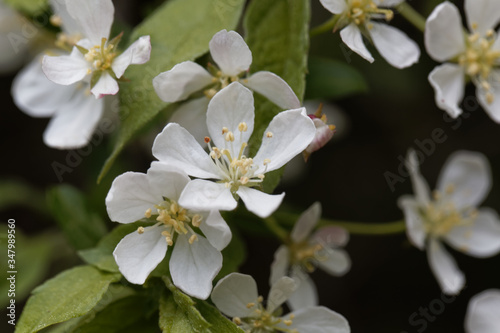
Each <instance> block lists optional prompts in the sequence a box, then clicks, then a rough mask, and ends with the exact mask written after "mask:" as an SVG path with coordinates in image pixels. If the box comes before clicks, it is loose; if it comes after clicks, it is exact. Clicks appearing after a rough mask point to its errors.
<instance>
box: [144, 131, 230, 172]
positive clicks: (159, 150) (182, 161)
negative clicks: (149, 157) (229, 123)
mask: <svg viewBox="0 0 500 333" xmlns="http://www.w3.org/2000/svg"><path fill="white" fill-rule="evenodd" d="M153 155H154V157H156V158H157V159H159V160H160V162H163V163H167V164H170V165H174V166H176V167H178V168H180V169H182V170H184V171H185V172H186V173H187V174H188V175H190V176H193V177H199V178H215V179H220V178H221V177H222V176H223V175H221V174H220V171H219V169H218V168H217V167H216V166H215V164H214V163H213V161H212V159H211V158H210V156H209V155H208V154H207V153H206V152H205V150H203V148H202V147H201V146H200V145H199V144H198V143H197V142H196V139H195V138H194V137H193V136H192V135H191V134H189V132H188V131H186V129H184V128H182V127H181V126H179V124H175V123H170V124H168V125H167V126H165V128H164V129H163V131H162V132H161V133H160V134H158V136H157V137H156V139H155V141H154V143H153Z"/></svg>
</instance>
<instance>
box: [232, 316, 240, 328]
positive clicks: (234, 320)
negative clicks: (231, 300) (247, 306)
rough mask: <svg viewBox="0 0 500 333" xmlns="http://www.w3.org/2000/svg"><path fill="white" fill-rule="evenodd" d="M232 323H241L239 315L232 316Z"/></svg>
mask: <svg viewBox="0 0 500 333" xmlns="http://www.w3.org/2000/svg"><path fill="white" fill-rule="evenodd" d="M233 323H235V324H236V325H238V326H239V325H241V319H240V317H234V318H233Z"/></svg>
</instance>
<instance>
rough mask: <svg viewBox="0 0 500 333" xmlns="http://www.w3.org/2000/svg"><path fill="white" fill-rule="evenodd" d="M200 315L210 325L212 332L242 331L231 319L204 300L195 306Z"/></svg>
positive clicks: (239, 332) (231, 332) (233, 332)
mask: <svg viewBox="0 0 500 333" xmlns="http://www.w3.org/2000/svg"><path fill="white" fill-rule="evenodd" d="M196 307H197V308H198V310H199V311H200V313H201V315H202V316H203V317H204V318H205V319H206V320H207V321H208V322H209V323H210V324H211V325H212V327H210V330H211V331H212V332H213V333H242V332H244V331H243V330H242V329H241V328H239V327H238V326H237V325H236V324H235V323H233V322H232V321H231V320H229V319H227V318H226V317H225V316H223V315H222V314H221V313H220V311H219V310H217V309H216V308H215V307H213V306H212V305H210V304H208V303H207V302H204V301H199V302H198V304H197V306H196Z"/></svg>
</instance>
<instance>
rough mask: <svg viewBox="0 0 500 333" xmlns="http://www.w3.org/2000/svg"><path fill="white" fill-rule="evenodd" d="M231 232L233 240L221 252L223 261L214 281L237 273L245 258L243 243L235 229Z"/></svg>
mask: <svg viewBox="0 0 500 333" xmlns="http://www.w3.org/2000/svg"><path fill="white" fill-rule="evenodd" d="M231 231H232V233H233V238H232V239H231V242H230V243H229V245H228V246H227V247H226V248H225V249H224V250H222V256H223V258H224V261H223V262H222V269H221V270H220V272H219V274H218V275H217V277H216V278H215V279H216V280H218V279H222V278H223V277H224V276H226V275H228V274H230V273H233V272H237V271H238V269H239V267H240V265H241V264H242V263H243V262H244V261H245V259H246V256H247V252H246V248H245V244H244V241H243V239H242V238H241V237H240V235H239V233H238V231H237V230H236V229H235V228H232V230H231Z"/></svg>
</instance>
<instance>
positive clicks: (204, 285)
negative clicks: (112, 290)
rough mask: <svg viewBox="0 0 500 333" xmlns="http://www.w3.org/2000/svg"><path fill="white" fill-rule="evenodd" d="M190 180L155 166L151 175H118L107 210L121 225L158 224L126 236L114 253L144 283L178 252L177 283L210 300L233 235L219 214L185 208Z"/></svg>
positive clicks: (173, 263)
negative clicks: (181, 201)
mask: <svg viewBox="0 0 500 333" xmlns="http://www.w3.org/2000/svg"><path fill="white" fill-rule="evenodd" d="M189 181H190V179H189V177H188V176H187V175H186V174H185V173H184V172H183V171H181V170H178V169H176V168H173V167H170V166H166V165H164V164H162V163H158V162H153V164H152V165H151V168H150V169H149V170H148V172H147V174H143V173H136V172H127V173H124V174H123V175H121V176H118V177H117V178H116V179H115V180H114V181H113V184H112V186H111V189H110V190H109V193H108V195H107V197H106V208H107V210H108V214H109V217H110V218H111V220H113V221H116V222H120V223H132V222H135V221H137V220H140V219H142V218H144V217H146V218H147V219H154V220H156V221H157V223H156V224H155V225H153V226H149V227H140V228H139V229H138V230H137V231H136V232H133V233H131V234H129V235H127V236H125V237H124V238H123V239H122V240H121V241H120V243H118V245H117V246H116V249H115V251H114V252H113V255H114V257H115V260H116V263H117V264H118V268H119V269H120V272H121V273H122V274H123V276H124V277H125V278H126V279H127V280H128V281H130V282H132V283H135V284H143V283H144V282H145V281H146V279H147V277H148V275H149V273H151V272H152V271H153V269H154V268H155V267H156V266H157V265H158V264H159V263H160V262H161V261H162V260H163V258H164V257H165V255H166V253H167V250H168V248H169V247H173V250H172V256H171V258H170V262H169V267H170V274H171V276H172V281H173V283H174V284H175V285H176V286H177V287H178V288H179V289H181V290H182V291H184V292H185V293H186V294H189V295H191V296H194V297H197V298H200V299H206V298H207V297H208V296H209V295H210V291H211V290H212V280H213V279H214V277H215V276H216V275H217V273H218V272H219V270H220V269H221V267H222V255H221V253H220V251H221V250H222V249H223V248H225V247H226V246H227V244H229V242H230V240H231V231H230V229H229V227H228V226H227V224H226V222H225V221H224V219H223V218H222V216H221V215H220V214H219V212H218V211H217V210H204V211H196V210H189V209H186V208H184V207H182V206H181V205H179V197H180V195H181V192H182V191H183V189H184V188H185V187H186V184H188V183H189ZM200 231H201V232H202V233H203V234H204V235H205V237H206V238H205V237H204V236H202V235H201V234H200Z"/></svg>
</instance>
